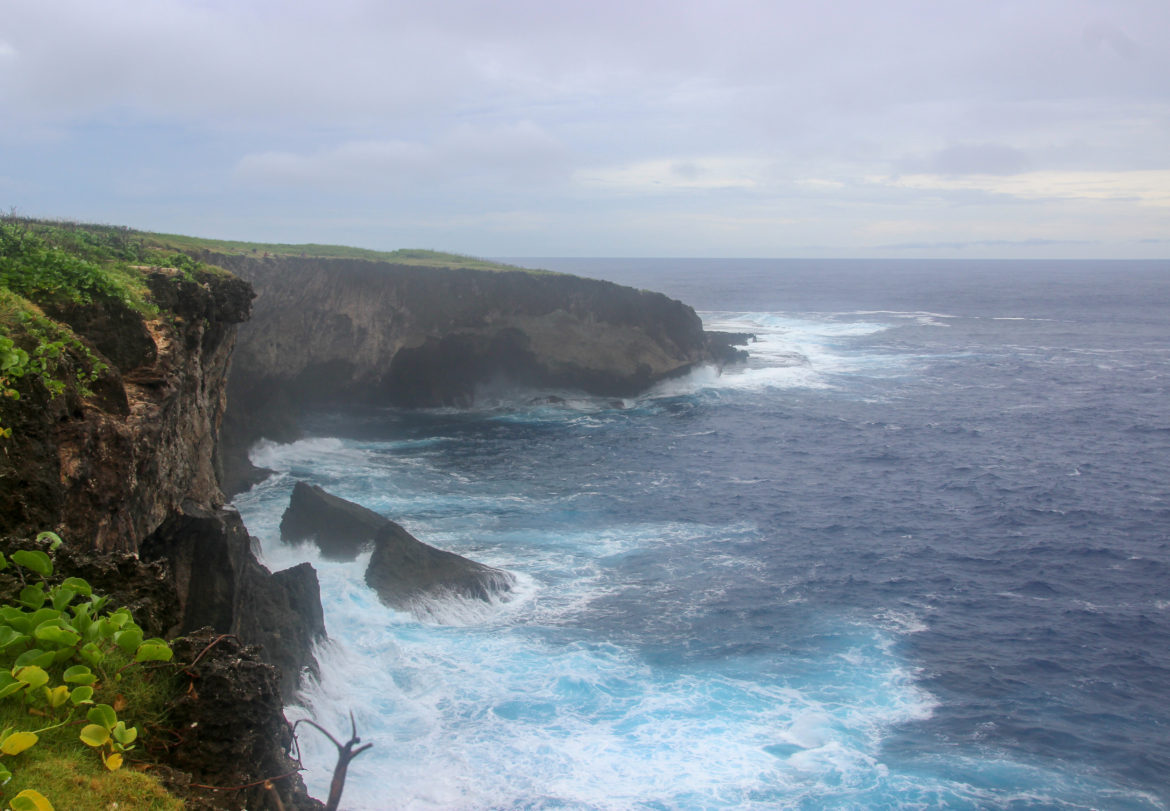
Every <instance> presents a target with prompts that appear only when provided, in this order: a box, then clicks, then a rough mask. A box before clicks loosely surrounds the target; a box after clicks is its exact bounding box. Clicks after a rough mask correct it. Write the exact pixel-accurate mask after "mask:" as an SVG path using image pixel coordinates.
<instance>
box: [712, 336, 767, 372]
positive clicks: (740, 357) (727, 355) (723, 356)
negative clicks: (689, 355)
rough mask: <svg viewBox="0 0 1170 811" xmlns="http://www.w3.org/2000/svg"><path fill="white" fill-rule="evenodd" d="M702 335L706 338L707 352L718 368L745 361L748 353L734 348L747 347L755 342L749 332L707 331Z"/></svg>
mask: <svg viewBox="0 0 1170 811" xmlns="http://www.w3.org/2000/svg"><path fill="white" fill-rule="evenodd" d="M704 334H705V335H706V336H707V351H708V352H709V353H710V354H711V357H712V358H713V359H714V360H715V361H716V363H718V364H719V365H720V366H726V365H728V364H730V363H742V362H744V361H746V360H747V358H748V353H747V352H746V351H745V350H743V349H737V348H736V347H739V346H747V345H748V344H749V343H751V342H753V341H754V340H756V336H755V335H753V334H752V333H750V332H719V331H717V330H709V331H708V332H706V333H704Z"/></svg>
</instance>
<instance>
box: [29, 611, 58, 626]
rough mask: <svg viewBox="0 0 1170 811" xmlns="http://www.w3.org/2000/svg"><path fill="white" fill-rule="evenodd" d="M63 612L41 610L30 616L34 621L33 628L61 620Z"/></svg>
mask: <svg viewBox="0 0 1170 811" xmlns="http://www.w3.org/2000/svg"><path fill="white" fill-rule="evenodd" d="M60 616H61V612H60V611H58V610H57V609H55V608H40V609H37V610H36V611H34V612H33V613H31V614H29V619H31V620H32V627H34V628H36V627H37V626H38V625H40V624H41V623H42V622H48V621H49V620H55V619H58V618H60Z"/></svg>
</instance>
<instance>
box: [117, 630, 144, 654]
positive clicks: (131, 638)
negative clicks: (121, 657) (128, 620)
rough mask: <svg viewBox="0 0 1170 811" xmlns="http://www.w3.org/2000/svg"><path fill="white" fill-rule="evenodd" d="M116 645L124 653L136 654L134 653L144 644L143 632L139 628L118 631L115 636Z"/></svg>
mask: <svg viewBox="0 0 1170 811" xmlns="http://www.w3.org/2000/svg"><path fill="white" fill-rule="evenodd" d="M114 644H115V645H117V646H118V647H119V648H121V649H122V652H123V653H126V654H131V653H134V651H136V650H138V646H139V645H141V644H142V631H140V630H139V629H137V628H129V629H127V630H125V631H118V633H116V634H114Z"/></svg>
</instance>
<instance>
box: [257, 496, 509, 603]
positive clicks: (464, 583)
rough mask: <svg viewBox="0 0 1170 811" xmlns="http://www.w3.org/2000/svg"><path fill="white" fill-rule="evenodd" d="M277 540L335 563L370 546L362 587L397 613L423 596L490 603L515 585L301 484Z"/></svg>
mask: <svg viewBox="0 0 1170 811" xmlns="http://www.w3.org/2000/svg"><path fill="white" fill-rule="evenodd" d="M280 536H281V538H282V539H284V540H303V539H312V540H314V541H316V542H317V545H318V546H319V547H320V548H321V552H322V554H324V555H326V556H329V557H333V558H335V559H339V560H353V559H354V558H355V557H356V556H357V554H358V552H359V551H360V550H361V549H362V548H363V547H366V546H368V545H371V544H372V545H373V547H374V552H373V554H372V555H371V556H370V563H369V565H368V566H367V567H366V583H367V584H368V585H369V586H370V588H372V589H374V591H376V592H377V593H378V597H379V598H380V599H381V600H382V602H384V603H386V604H387V605H389V606H390V607H392V608H397V609H399V610H410V609H411V607H412V606H413V605H414V603H415V601H417V600H418V599H420V598H422V597H444V596H452V595H454V596H459V597H472V598H476V599H480V600H490V599H491V597H492V595H495V594H503V593H506V592H508V591H511V589H512V586H513V584H514V583H515V579H514V578H513V577H512V575H510V574H508V573H507V572H504V571H501V570H499V569H494V568H492V567H491V566H485V565H483V564H482V563H476V562H475V561H474V560H468V559H467V558H465V557H463V556H461V555H457V554H455V553H454V552H445V551H443V550H442V549H436V548H434V547H433V546H428V545H427V544H425V543H423V542H422V541H420V540H418V539H417V538H415V537H414V536H413V535H411V534H410V533H409V532H407V531H406V530H405V529H403V528H402V527H400V526H399V525H398V524H396V523H394V522H393V521H391V520H390V519H389V518H386V517H385V516H382V515H378V513H376V512H374V511H373V510H368V509H366V508H365V507H362V506H361V505H360V504H354V503H353V502H352V501H346V500H345V499H343V498H340V497H338V496H335V495H333V494H332V493H328V492H326V491H325V490H322V489H321V488H320V487H316V486H314V485H311V484H307V483H305V482H297V483H296V486H295V487H293V493H292V498H291V499H290V500H289V506H288V509H287V510H285V513H284V517H283V518H282V519H281V522H280Z"/></svg>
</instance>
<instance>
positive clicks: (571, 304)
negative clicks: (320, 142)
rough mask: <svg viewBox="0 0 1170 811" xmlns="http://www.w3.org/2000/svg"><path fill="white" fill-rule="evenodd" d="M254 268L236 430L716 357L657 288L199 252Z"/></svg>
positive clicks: (276, 433) (687, 312)
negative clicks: (341, 406) (339, 410)
mask: <svg viewBox="0 0 1170 811" xmlns="http://www.w3.org/2000/svg"><path fill="white" fill-rule="evenodd" d="M204 258H205V259H206V260H207V261H211V262H214V263H215V264H219V265H221V266H223V267H226V268H229V269H230V270H232V271H233V272H234V273H237V274H238V275H240V276H242V277H243V278H245V279H247V280H249V281H250V282H251V283H252V284H253V285H254V286H255V288H256V292H257V294H258V296H257V300H256V307H255V314H254V316H253V318H252V320H251V321H249V323H248V324H246V325H244V326H243V327H242V328H241V330H240V342H239V348H238V350H237V353H236V358H235V367H234V371H233V374H232V378H231V383H230V392H231V397H230V400H231V402H232V406H231V414H232V417H233V418H235V417H239V418H240V419H241V420H244V421H248V420H249V419H252V420H258V421H259V423H262V424H257V423H254V424H253V425H251V426H250V427H245V428H244V429H243V430H242V433H243V434H244V435H245V438H246V439H254V438H256V437H257V436H260V435H267V436H269V437H271V438H275V439H280V438H285V437H286V436H287V434H286V433H284V431H283V429H284V428H287V427H289V426H288V425H287V424H282V422H281V419H282V418H288V417H289V416H290V415H292V416H294V417H295V412H296V411H297V410H298V409H299V408H303V407H306V406H313V405H326V404H333V403H345V402H354V401H364V402H378V403H386V404H392V405H400V406H408V407H420V406H423V407H425V406H443V405H448V406H450V405H454V406H461V405H468V404H470V403H471V402H472V400H473V399H474V397H475V392H476V389H477V387H479V386H480V385H482V384H484V383H490V382H493V381H496V380H503V381H506V382H510V383H516V384H521V385H527V386H537V387H555V388H560V387H563V388H572V389H578V390H584V391H586V392H590V393H593V394H599V395H605V396H626V395H632V394H635V393H637V392H639V391H642V390H644V389H645V388H646V387H647V386H649V385H650V384H652V383H654V382H655V381H657V380H660V379H662V378H665V377H669V376H671V375H675V374H679V373H681V372H683V371H685V370H687V369H689V368H690V367H692V366H694V365H695V364H698V363H702V362H704V361H706V360H709V359H711V355H710V352H709V349H708V344H707V339H706V336H705V335H704V333H703V328H702V322H701V321H700V319H699V317H698V316H697V315H696V314H695V312H694V311H693V310H692V309H691V308H690V307H688V306H686V305H685V304H682V303H681V302H678V301H674V300H672V299H669V298H667V297H666V296H664V295H661V294H659V293H651V292H646V291H639V290H634V289H632V288H628V287H622V286H619V285H616V284H612V283H610V282H603V281H597V280H592V279H582V278H578V277H575V276H567V275H562V274H552V273H549V274H542V273H528V272H524V271H519V270H517V271H504V272H493V271H483V270H461V269H448V268H427V267H414V266H407V265H394V264H388V263H380V262H371V261H359V260H328V259H298V258H287V257H283V258H266V259H257V258H249V257H239V256H210V257H204Z"/></svg>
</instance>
